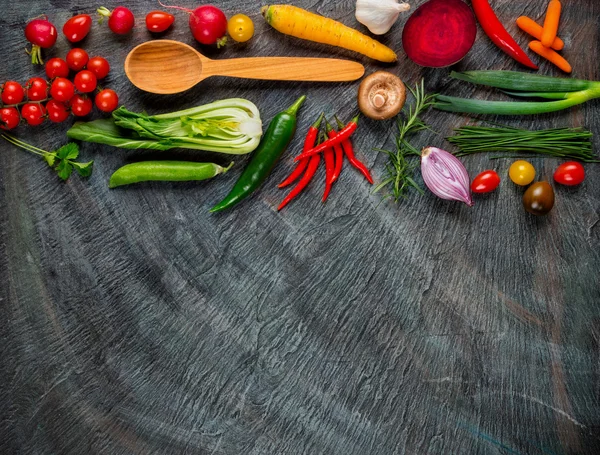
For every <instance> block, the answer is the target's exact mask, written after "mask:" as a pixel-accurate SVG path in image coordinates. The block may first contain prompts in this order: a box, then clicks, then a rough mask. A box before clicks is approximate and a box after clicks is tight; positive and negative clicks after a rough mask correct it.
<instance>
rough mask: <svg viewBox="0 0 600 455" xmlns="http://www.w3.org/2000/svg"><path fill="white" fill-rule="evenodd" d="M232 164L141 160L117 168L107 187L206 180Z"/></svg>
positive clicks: (225, 170)
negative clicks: (152, 182) (225, 165)
mask: <svg viewBox="0 0 600 455" xmlns="http://www.w3.org/2000/svg"><path fill="white" fill-rule="evenodd" d="M231 166H233V162H232V163H231V164H229V166H227V167H222V166H219V165H218V164H215V163H195V162H190V161H141V162H139V163H131V164H126V165H125V166H123V167H121V168H119V169H117V170H116V171H115V172H114V173H113V175H112V176H111V177H110V181H109V183H108V186H109V188H116V187H117V186H123V185H129V184H131V183H139V182H149V181H162V182H187V181H191V180H206V179H210V178H213V177H215V176H217V175H219V174H224V173H225V172H227V171H228V170H229V169H231Z"/></svg>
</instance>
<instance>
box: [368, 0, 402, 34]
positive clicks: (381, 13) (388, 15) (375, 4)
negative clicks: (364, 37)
mask: <svg viewBox="0 0 600 455" xmlns="http://www.w3.org/2000/svg"><path fill="white" fill-rule="evenodd" d="M409 9H410V5H409V4H408V3H398V0H356V20H358V22H360V23H361V24H363V25H365V26H366V27H367V28H368V29H369V30H370V31H371V33H374V34H375V35H383V34H384V33H387V32H388V31H389V29H390V28H392V25H394V22H396V20H397V19H398V15H399V14H400V13H402V12H403V11H408V10H409Z"/></svg>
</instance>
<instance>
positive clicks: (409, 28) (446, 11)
mask: <svg viewBox="0 0 600 455" xmlns="http://www.w3.org/2000/svg"><path fill="white" fill-rule="evenodd" d="M476 34H477V24H476V22H475V16H474V15H473V12H472V11H471V8H469V6H468V5H467V4H466V3H465V2H463V1H462V0H429V1H428V2H426V3H424V4H423V5H421V6H420V7H419V8H417V9H416V10H415V12H414V13H413V14H412V15H411V16H410V17H409V18H408V21H406V25H405V26H404V30H403V32H402V45H403V46H404V51H405V52H406V55H407V56H408V58H410V59H411V60H412V61H413V62H415V63H416V64H418V65H421V66H427V67H431V68H440V67H444V66H450V65H454V64H455V63H457V62H459V61H460V60H462V59H463V57H464V56H465V55H467V53H468V52H469V51H470V50H471V47H473V43H475V35H476Z"/></svg>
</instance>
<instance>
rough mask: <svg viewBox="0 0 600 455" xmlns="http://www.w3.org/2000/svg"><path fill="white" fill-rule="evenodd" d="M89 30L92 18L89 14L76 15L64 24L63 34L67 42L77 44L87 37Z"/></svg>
mask: <svg viewBox="0 0 600 455" xmlns="http://www.w3.org/2000/svg"><path fill="white" fill-rule="evenodd" d="M91 28H92V17H91V16H90V15H89V14H78V15H77V16H73V17H72V18H71V19H69V20H68V21H67V22H65V25H63V33H64V34H65V36H66V37H67V39H68V40H69V41H71V42H72V43H77V42H79V41H81V40H82V39H83V38H85V37H86V36H87V34H88V33H89V32H90V29H91Z"/></svg>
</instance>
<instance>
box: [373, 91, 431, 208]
mask: <svg viewBox="0 0 600 455" xmlns="http://www.w3.org/2000/svg"><path fill="white" fill-rule="evenodd" d="M408 89H409V90H410V92H411V93H412V95H413V97H414V98H415V100H414V104H413V105H410V106H409V108H408V113H405V115H404V118H402V117H400V118H398V136H397V137H396V141H395V142H396V150H394V151H390V150H383V149H377V151H379V152H383V153H386V154H387V155H388V157H389V159H388V162H387V164H386V166H385V169H386V176H385V178H384V179H383V181H382V182H381V183H380V184H379V185H377V187H376V188H375V190H374V192H375V193H377V192H379V191H381V190H382V189H384V188H385V187H388V186H391V193H390V194H388V195H387V196H386V197H393V198H394V201H395V202H398V200H399V199H400V198H405V197H406V191H407V190H408V189H409V188H411V187H412V188H414V189H416V190H417V191H418V192H419V193H421V194H423V190H422V189H421V187H419V185H418V184H417V182H415V181H414V179H413V178H412V176H413V175H414V173H415V170H416V168H417V167H418V166H419V162H418V161H415V160H410V159H409V157H410V156H411V155H413V156H414V155H416V156H420V155H421V152H420V151H419V150H417V149H416V148H415V147H414V146H413V145H412V144H411V143H410V142H409V138H411V137H412V136H413V135H414V134H415V133H417V132H419V131H422V130H426V129H428V128H429V127H428V126H427V125H426V124H425V123H423V121H422V120H421V119H420V116H421V114H422V113H423V112H425V111H426V110H427V109H428V108H429V107H430V106H432V105H433V103H434V100H435V95H428V94H426V93H425V82H424V81H423V80H421V83H420V84H417V85H415V88H414V89H412V88H410V87H409V88H408Z"/></svg>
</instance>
